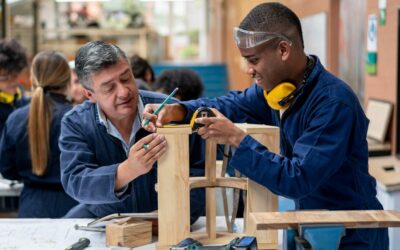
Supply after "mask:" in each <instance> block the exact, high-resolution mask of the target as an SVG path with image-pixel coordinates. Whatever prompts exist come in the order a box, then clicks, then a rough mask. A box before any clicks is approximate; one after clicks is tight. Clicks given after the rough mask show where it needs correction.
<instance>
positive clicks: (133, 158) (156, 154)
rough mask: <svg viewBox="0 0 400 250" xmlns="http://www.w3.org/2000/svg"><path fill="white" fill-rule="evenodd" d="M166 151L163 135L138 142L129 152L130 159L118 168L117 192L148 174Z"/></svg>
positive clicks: (151, 135) (152, 136) (151, 136)
mask: <svg viewBox="0 0 400 250" xmlns="http://www.w3.org/2000/svg"><path fill="white" fill-rule="evenodd" d="M166 149H167V141H166V140H165V137H164V136H163V135H158V134H150V135H148V136H146V137H143V138H142V139H140V140H139V141H138V142H136V143H135V144H134V145H133V146H132V147H131V149H130V150H129V155H128V159H126V160H125V161H124V162H122V163H121V164H120V165H119V166H118V170H117V176H116V180H115V190H116V191H118V190H120V189H121V188H123V187H124V186H126V185H128V183H129V182H131V181H132V180H134V179H136V178H137V177H139V176H141V175H143V174H146V173H148V172H149V171H150V170H151V169H152V167H153V164H154V163H155V162H156V161H157V160H158V158H160V156H161V155H163V154H164V153H165V151H166Z"/></svg>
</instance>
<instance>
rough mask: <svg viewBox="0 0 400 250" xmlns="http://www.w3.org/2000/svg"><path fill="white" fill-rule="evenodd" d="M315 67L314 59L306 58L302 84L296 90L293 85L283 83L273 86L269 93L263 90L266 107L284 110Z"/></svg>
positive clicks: (298, 92)
mask: <svg viewBox="0 0 400 250" xmlns="http://www.w3.org/2000/svg"><path fill="white" fill-rule="evenodd" d="M314 66H315V59H314V58H313V57H312V56H307V66H306V70H305V71H304V78H303V82H302V83H301V85H300V87H298V88H296V86H295V85H294V84H293V83H290V82H283V83H280V84H278V85H277V86H275V87H274V88H273V89H272V90H271V91H269V92H267V91H265V90H264V97H265V99H266V100H267V103H268V105H269V106H270V107H271V108H272V109H275V110H281V109H285V108H287V107H288V106H289V104H290V102H291V101H292V100H293V99H294V98H296V96H298V95H299V94H300V92H301V90H302V89H303V88H304V86H305V83H306V80H307V78H308V77H309V75H310V74H311V72H312V70H313V68H314Z"/></svg>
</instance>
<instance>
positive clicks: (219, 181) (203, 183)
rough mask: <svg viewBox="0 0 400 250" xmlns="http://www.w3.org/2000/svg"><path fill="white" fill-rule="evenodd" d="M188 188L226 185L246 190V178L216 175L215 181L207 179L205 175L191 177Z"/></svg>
mask: <svg viewBox="0 0 400 250" xmlns="http://www.w3.org/2000/svg"><path fill="white" fill-rule="evenodd" d="M189 186H190V189H193V188H201V187H226V188H238V189H242V190H247V178H239V177H217V178H216V179H215V181H209V180H207V178H206V177H191V178H190V180H189Z"/></svg>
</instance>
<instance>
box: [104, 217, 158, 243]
mask: <svg viewBox="0 0 400 250" xmlns="http://www.w3.org/2000/svg"><path fill="white" fill-rule="evenodd" d="M151 228H152V223H151V222H150V221H143V220H136V219H131V220H129V221H127V222H125V223H124V224H122V225H119V224H109V225H107V226H106V245H107V246H119V247H139V246H143V245H146V244H150V243H151Z"/></svg>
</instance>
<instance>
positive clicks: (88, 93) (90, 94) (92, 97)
mask: <svg viewBox="0 0 400 250" xmlns="http://www.w3.org/2000/svg"><path fill="white" fill-rule="evenodd" d="M83 93H84V94H85V96H86V98H87V99H89V100H90V101H91V102H96V97H95V95H94V94H93V92H92V91H90V90H87V89H85V88H84V89H83Z"/></svg>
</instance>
